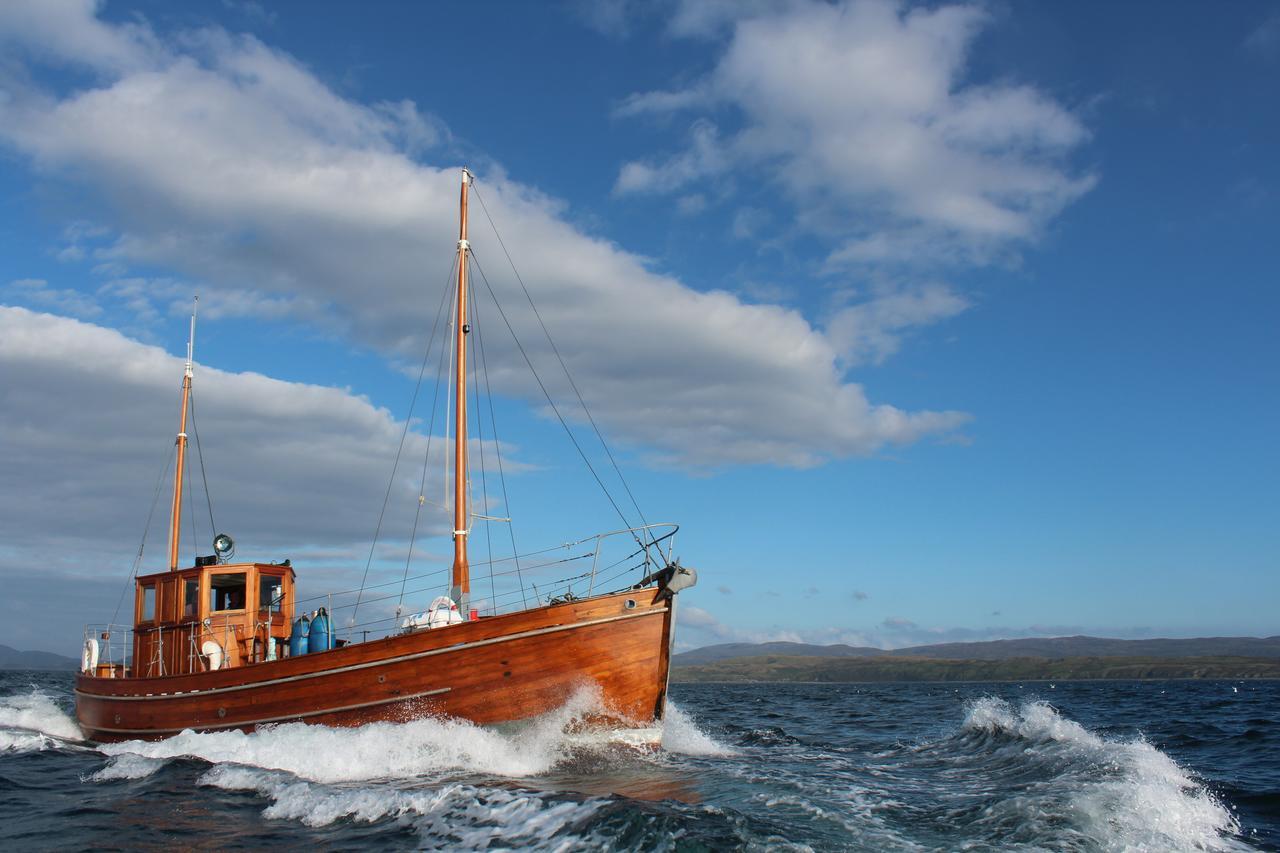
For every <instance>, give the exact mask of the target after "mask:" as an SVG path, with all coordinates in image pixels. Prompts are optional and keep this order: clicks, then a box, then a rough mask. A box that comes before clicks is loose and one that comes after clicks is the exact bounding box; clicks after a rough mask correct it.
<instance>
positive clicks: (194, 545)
mask: <svg viewBox="0 0 1280 853" xmlns="http://www.w3.org/2000/svg"><path fill="white" fill-rule="evenodd" d="M182 461H183V462H184V463H186V466H187V471H186V474H185V475H184V476H185V478H186V479H185V480H184V482H190V481H191V454H190V453H187V454H184V455H183V460H182ZM186 491H187V515H189V516H190V517H191V518H190V521H191V565H193V566H194V565H195V564H196V556H197V555H198V554H199V552H200V534H199V532H198V531H197V530H196V490H195V489H187V490H186Z"/></svg>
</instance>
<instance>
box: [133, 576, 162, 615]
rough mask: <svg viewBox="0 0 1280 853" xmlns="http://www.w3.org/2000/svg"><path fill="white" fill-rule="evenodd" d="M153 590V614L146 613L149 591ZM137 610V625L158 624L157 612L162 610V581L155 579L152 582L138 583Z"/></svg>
mask: <svg viewBox="0 0 1280 853" xmlns="http://www.w3.org/2000/svg"><path fill="white" fill-rule="evenodd" d="M148 590H150V592H151V615H150V616H147V615H146V606H147V591H148ZM136 607H137V610H135V611H134V612H135V614H136V618H135V619H134V624H135V625H154V624H156V621H157V620H156V614H157V613H159V612H160V581H159V580H153V581H150V582H139V583H138V601H137V604H136Z"/></svg>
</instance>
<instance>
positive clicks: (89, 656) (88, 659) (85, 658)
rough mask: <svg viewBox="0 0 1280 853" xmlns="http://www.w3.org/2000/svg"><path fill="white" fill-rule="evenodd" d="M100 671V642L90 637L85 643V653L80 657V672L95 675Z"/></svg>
mask: <svg viewBox="0 0 1280 853" xmlns="http://www.w3.org/2000/svg"><path fill="white" fill-rule="evenodd" d="M97 669H98V641H97V640H95V639H93V638H92V637H90V638H89V639H87V640H85V641H84V653H83V654H81V655H80V671H81V672H85V673H90V674H92V673H94V672H96V671H97Z"/></svg>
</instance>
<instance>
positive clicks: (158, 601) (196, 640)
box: [130, 563, 294, 678]
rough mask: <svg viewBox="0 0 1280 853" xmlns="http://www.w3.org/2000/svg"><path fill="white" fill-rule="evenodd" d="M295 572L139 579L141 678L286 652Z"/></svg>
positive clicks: (253, 568)
mask: <svg viewBox="0 0 1280 853" xmlns="http://www.w3.org/2000/svg"><path fill="white" fill-rule="evenodd" d="M293 590H294V574H293V569H292V568H290V567H289V566H288V565H287V564H275V563H234V564H224V565H218V564H213V565H204V566H196V567H194V568H189V569H178V570H176V571H168V572H160V573H158V574H153V575H145V576H143V577H140V578H138V580H137V587H136V589H135V595H134V610H133V613H134V617H133V666H132V670H133V671H132V672H131V673H130V674H131V675H133V676H134V677H136V678H151V677H155V676H161V675H186V674H189V673H195V672H206V671H208V670H212V669H225V668H227V667H237V666H244V665H247V664H253V663H259V662H261V661H266V660H275V659H276V658H279V657H284V656H285V655H286V654H287V653H288V645H289V631H290V623H291V622H292V620H293V606H294V592H293Z"/></svg>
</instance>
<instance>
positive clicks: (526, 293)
mask: <svg viewBox="0 0 1280 853" xmlns="http://www.w3.org/2000/svg"><path fill="white" fill-rule="evenodd" d="M472 192H474V193H475V196H476V200H477V201H479V202H480V209H481V210H483V211H484V215H485V218H486V219H488V220H489V227H490V228H492V229H493V236H494V237H496V238H498V245H499V246H501V247H502V253H503V254H504V255H506V256H507V263H508V264H510V265H511V271H512V272H513V273H515V276H516V281H518V282H519V283H520V289H521V290H523V291H524V296H525V299H527V300H529V307H530V308H531V309H533V315H534V316H535V317H537V318H538V325H540V326H541V327H542V333H543V334H544V335H546V336H547V343H549V344H551V351H552V352H554V353H555V356H556V360H557V361H559V362H560V369H561V370H563V371H564V375H565V378H566V379H568V380H569V387H570V388H572V389H573V393H574V395H575V396H577V398H578V403H579V404H580V405H581V406H582V411H583V412H584V413H585V414H586V416H587V420H588V421H590V423H591V429H592V430H594V431H595V434H596V438H598V439H600V446H601V447H603V448H604V452H605V455H606V456H608V457H609V463H610V464H611V465H612V466H613V470H614V472H615V473H616V474H617V475H618V480H619V481H620V482H621V483H622V488H623V489H625V490H626V492H627V497H628V498H630V499H631V505H632V506H634V507H635V508H636V513H638V514H639V516H640V521H641V522H642V523H643V524H646V525H647V524H648V523H649V521H648V519H646V518H645V517H644V510H642V509H640V504H639V502H637V501H636V496H635V495H634V494H632V492H631V486H630V485H629V484H628V483H627V478H626V477H624V476H623V474H622V469H621V468H620V467H619V466H618V462H617V460H616V459H614V457H613V451H612V450H610V449H609V444H608V442H606V441H605V440H604V434H603V433H602V432H601V431H600V427H599V426H597V425H596V419H595V418H594V417H592V415H591V409H590V408H588V407H587V401H586V400H585V399H583V397H582V392H581V391H579V390H578V383H576V382H574V381H573V374H571V373H570V372H569V366H568V365H567V364H565V361H564V357H563V356H562V355H560V348H559V347H557V346H556V342H555V339H554V338H552V337H551V330H550V329H548V328H547V324H546V323H545V322H544V321H543V319H542V313H541V312H539V311H538V306H537V305H535V304H534V302H533V295H532V294H531V293H530V292H529V288H528V287H526V286H525V283H524V278H523V277H522V276H521V275H520V270H518V269H517V268H516V264H515V261H514V260H512V258H511V253H510V252H508V251H507V244H506V243H505V242H504V241H503V239H502V235H501V234H500V233H499V232H498V226H497V224H495V223H494V221H493V217H492V216H491V215H490V214H489V208H488V207H487V206H486V205H485V203H484V198H483V197H482V196H481V195H480V192H479V191H478V190H476V188H475V186H474V182H473V186H472Z"/></svg>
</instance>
